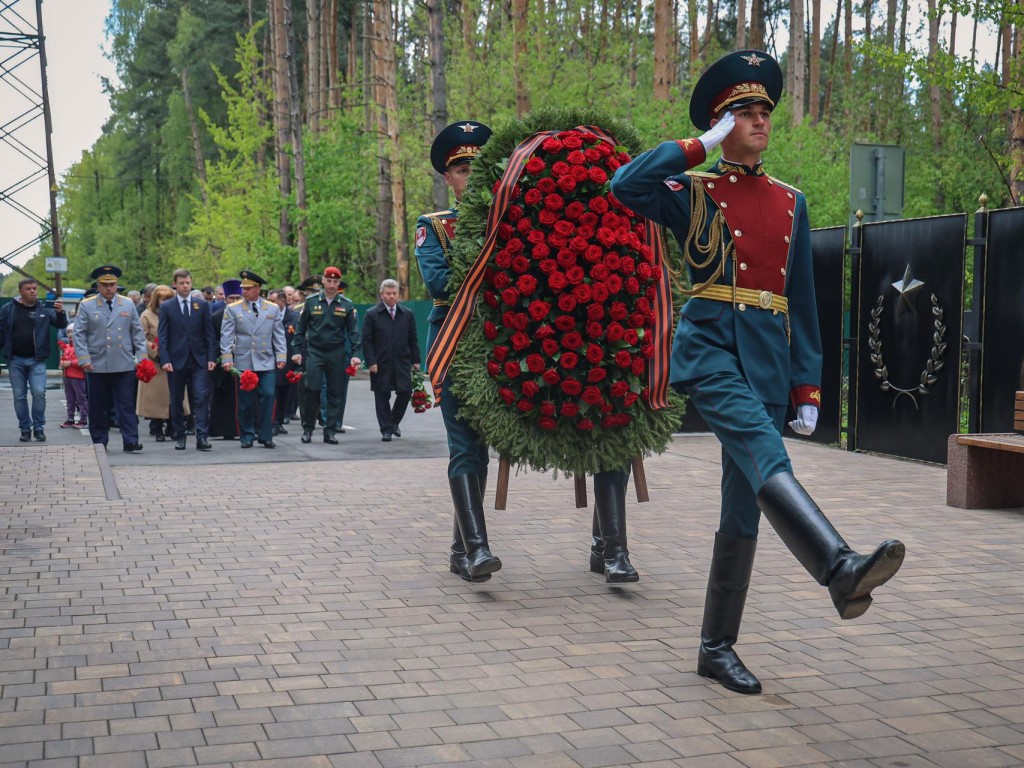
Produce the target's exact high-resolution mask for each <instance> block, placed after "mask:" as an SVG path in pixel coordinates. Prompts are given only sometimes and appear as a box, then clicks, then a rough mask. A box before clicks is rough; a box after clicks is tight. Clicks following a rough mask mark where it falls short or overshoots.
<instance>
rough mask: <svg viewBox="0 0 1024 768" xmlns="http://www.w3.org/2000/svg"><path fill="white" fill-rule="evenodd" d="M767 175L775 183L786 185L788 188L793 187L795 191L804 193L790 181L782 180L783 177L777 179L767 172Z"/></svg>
mask: <svg viewBox="0 0 1024 768" xmlns="http://www.w3.org/2000/svg"><path fill="white" fill-rule="evenodd" d="M765 175H766V176H768V178H769V179H770V180H771V181H772V183H773V184H778V185H779V186H782V187H785V188H786V189H791V190H793V191H794V192H798V193H800V194H801V195H802V194H803V192H801V191H800V190H799V189H797V188H796V187H794V186H793V185H792V184H790V183H789V182H788V181H782V179H776V178H775V177H774V176H771V175H769V174H765Z"/></svg>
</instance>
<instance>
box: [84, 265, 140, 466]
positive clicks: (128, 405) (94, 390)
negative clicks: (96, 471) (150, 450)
mask: <svg viewBox="0 0 1024 768" xmlns="http://www.w3.org/2000/svg"><path fill="white" fill-rule="evenodd" d="M120 276H121V270H120V269H118V268H117V267H115V266H111V265H109V264H108V265H107V266H103V267H97V268H96V269H94V270H93V271H92V274H91V275H90V277H92V278H93V279H94V280H96V289H97V294H96V296H94V297H90V298H88V299H83V300H82V302H81V303H80V304H79V305H78V315H77V316H76V318H75V328H74V332H73V333H74V342H75V353H76V354H77V355H78V362H79V364H80V365H81V366H82V368H83V369H84V370H85V379H86V385H87V386H88V388H89V435H90V437H92V441H93V442H94V443H101V444H102V445H103V447H104V448H105V447H106V446H107V441H108V439H109V437H110V418H109V417H110V411H111V408H113V411H114V415H115V416H116V418H117V423H118V425H119V426H120V428H121V439H122V440H123V441H124V450H125V451H126V452H127V453H131V452H132V451H141V450H142V443H140V442H139V418H138V416H136V415H135V366H136V365H137V364H138V363H139V361H140V360H142V358H143V357H145V356H146V336H145V334H143V332H142V325H141V324H140V323H139V313H138V310H136V308H135V303H134V302H133V301H132V300H131V299H129V298H126V297H124V296H120V295H118V293H117V278H119V277H120Z"/></svg>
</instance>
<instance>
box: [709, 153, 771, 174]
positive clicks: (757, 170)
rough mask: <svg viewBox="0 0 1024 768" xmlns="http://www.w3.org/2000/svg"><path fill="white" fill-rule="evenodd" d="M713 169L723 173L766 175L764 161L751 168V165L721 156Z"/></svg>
mask: <svg viewBox="0 0 1024 768" xmlns="http://www.w3.org/2000/svg"><path fill="white" fill-rule="evenodd" d="M713 170H716V171H718V172H719V173H721V174H726V173H738V174H740V175H741V176H764V175H766V174H765V172H764V164H763V163H758V164H757V165H755V166H754V167H753V168H751V167H750V166H747V165H743V164H741V163H732V162H729V161H728V160H726V159H725V158H724V157H723V158H720V159H719V161H718V162H717V163H715V166H714V169H713Z"/></svg>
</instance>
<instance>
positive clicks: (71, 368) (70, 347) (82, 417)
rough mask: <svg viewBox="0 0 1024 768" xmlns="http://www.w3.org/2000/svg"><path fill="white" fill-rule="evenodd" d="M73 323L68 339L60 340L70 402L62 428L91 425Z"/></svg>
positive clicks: (65, 387)
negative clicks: (74, 340) (73, 334)
mask: <svg viewBox="0 0 1024 768" xmlns="http://www.w3.org/2000/svg"><path fill="white" fill-rule="evenodd" d="M71 329H72V324H71V323H69V324H68V340H67V341H60V342H58V344H59V345H60V369H61V370H62V371H64V399H65V400H67V403H68V418H67V421H65V422H64V423H63V424H61V425H60V426H61V428H62V429H72V428H75V427H77V428H78V429H83V428H85V427H87V426H89V421H88V416H87V415H86V414H88V413H89V401H88V398H87V395H86V393H85V371H83V370H82V366H80V365H79V364H78V358H77V357H76V356H75V345H74V343H73V341H72V339H73V338H74V337H73V336H72V333H71ZM75 409H77V410H78V422H77V423H76V422H75Z"/></svg>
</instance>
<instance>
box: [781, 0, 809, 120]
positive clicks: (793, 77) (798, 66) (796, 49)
mask: <svg viewBox="0 0 1024 768" xmlns="http://www.w3.org/2000/svg"><path fill="white" fill-rule="evenodd" d="M806 46H807V41H806V29H805V27H804V0H789V61H788V63H787V67H786V69H788V70H789V78H788V80H789V93H790V96H789V99H790V105H791V106H790V109H791V110H792V113H793V115H792V117H793V125H794V126H797V125H800V123H802V122H803V120H804V115H806V114H807V108H806V102H805V101H804V98H805V96H804V92H805V88H806V86H807V47H806Z"/></svg>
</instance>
